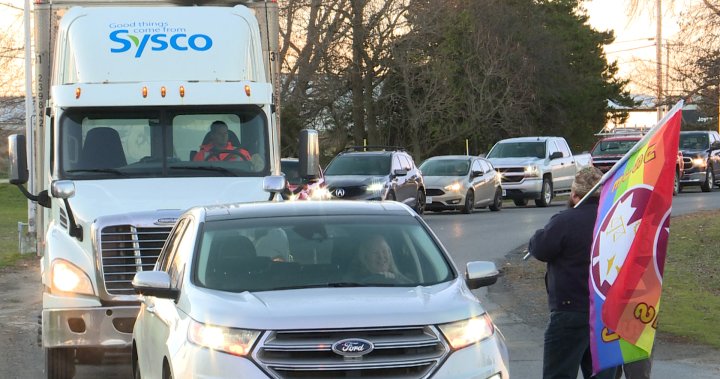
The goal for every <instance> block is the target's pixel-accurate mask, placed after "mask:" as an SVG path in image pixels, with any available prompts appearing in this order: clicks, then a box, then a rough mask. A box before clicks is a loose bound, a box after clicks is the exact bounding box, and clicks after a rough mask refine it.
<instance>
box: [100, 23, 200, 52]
mask: <svg viewBox="0 0 720 379" xmlns="http://www.w3.org/2000/svg"><path fill="white" fill-rule="evenodd" d="M110 40H111V41H113V42H117V43H119V44H120V46H118V47H113V48H111V49H110V52H113V53H124V52H126V51H128V50H130V49H131V48H132V47H133V45H134V46H135V47H136V48H137V50H136V51H135V58H140V57H141V56H142V55H143V52H145V50H146V49H148V48H149V49H150V50H151V51H163V50H166V49H167V48H171V49H175V50H178V51H185V50H188V49H192V50H195V51H206V50H209V49H210V48H211V47H212V45H213V41H212V38H210V37H209V36H207V35H205V34H193V35H190V36H188V35H187V34H184V33H177V34H171V35H168V34H166V33H157V34H143V35H142V36H140V37H139V38H138V36H135V35H132V34H130V33H129V32H128V30H127V29H122V30H115V31H113V32H112V33H110Z"/></svg>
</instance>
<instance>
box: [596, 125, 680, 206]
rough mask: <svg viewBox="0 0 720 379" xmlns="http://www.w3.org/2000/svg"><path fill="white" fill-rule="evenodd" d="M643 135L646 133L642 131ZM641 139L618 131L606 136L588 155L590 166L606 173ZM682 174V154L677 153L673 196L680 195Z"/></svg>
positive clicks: (638, 136)
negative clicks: (590, 161)
mask: <svg viewBox="0 0 720 379" xmlns="http://www.w3.org/2000/svg"><path fill="white" fill-rule="evenodd" d="M642 130H643V133H644V132H647V130H646V129H642ZM642 137H643V134H637V133H630V134H628V133H626V132H622V131H618V132H617V133H616V134H607V135H606V136H605V137H603V138H601V139H600V140H598V141H597V142H596V143H595V146H593V148H592V150H590V154H591V155H592V164H593V165H594V166H595V167H597V168H598V169H600V171H602V172H603V173H606V172H608V171H609V170H610V168H611V167H612V166H614V165H615V164H616V163H617V162H618V161H620V159H622V157H624V156H625V154H626V153H627V152H628V151H630V149H632V148H633V147H634V146H635V145H636V144H637V143H638V142H639V141H640V140H641V139H642ZM683 172H684V164H683V154H682V151H678V157H677V161H676V162H675V184H674V186H673V195H677V194H678V193H680V178H682V176H683Z"/></svg>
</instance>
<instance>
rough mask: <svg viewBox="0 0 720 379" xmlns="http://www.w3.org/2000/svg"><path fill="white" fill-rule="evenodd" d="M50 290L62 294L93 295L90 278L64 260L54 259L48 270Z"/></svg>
mask: <svg viewBox="0 0 720 379" xmlns="http://www.w3.org/2000/svg"><path fill="white" fill-rule="evenodd" d="M50 275H51V279H50V283H51V285H52V289H54V290H58V291H62V292H74V293H80V294H85V295H93V294H94V293H95V292H94V291H93V286H92V283H91V282H90V277H88V275H87V274H86V273H85V272H84V271H83V270H82V269H81V268H80V267H78V266H76V265H74V264H72V263H70V262H68V261H66V260H64V259H56V260H54V261H53V263H52V267H51V268H50Z"/></svg>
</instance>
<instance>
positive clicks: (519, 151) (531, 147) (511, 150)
mask: <svg viewBox="0 0 720 379" xmlns="http://www.w3.org/2000/svg"><path fill="white" fill-rule="evenodd" d="M487 157H488V158H524V157H535V158H545V142H502V143H498V144H496V145H495V146H494V147H493V148H492V150H490V152H489V153H488V155H487Z"/></svg>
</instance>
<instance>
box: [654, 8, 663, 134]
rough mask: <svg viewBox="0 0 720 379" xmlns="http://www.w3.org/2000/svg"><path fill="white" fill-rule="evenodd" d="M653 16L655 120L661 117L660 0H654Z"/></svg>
mask: <svg viewBox="0 0 720 379" xmlns="http://www.w3.org/2000/svg"><path fill="white" fill-rule="evenodd" d="M655 12H656V14H655V17H656V18H657V27H656V29H655V62H656V66H655V67H656V68H657V100H656V102H657V103H656V104H655V105H656V106H657V120H658V121H660V119H661V118H662V108H661V104H662V100H663V98H662V94H663V86H662V0H655Z"/></svg>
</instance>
